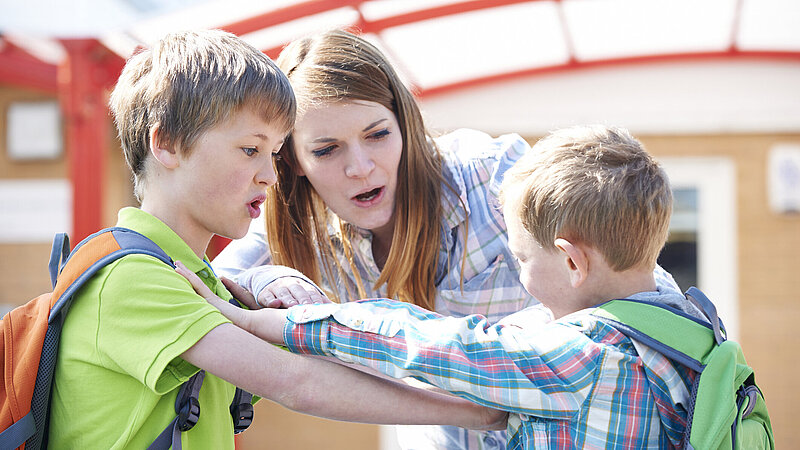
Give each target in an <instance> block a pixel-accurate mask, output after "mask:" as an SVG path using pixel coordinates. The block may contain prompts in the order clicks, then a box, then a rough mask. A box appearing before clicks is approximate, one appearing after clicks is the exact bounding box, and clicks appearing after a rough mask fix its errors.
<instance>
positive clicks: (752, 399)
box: [737, 384, 761, 419]
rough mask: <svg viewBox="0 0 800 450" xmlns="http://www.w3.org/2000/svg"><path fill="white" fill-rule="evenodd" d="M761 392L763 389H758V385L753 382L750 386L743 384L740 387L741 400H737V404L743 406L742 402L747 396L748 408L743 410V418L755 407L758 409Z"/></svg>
mask: <svg viewBox="0 0 800 450" xmlns="http://www.w3.org/2000/svg"><path fill="white" fill-rule="evenodd" d="M760 393H761V390H760V389H758V386H756V385H755V384H751V385H749V386H742V387H740V388H739V392H738V395H739V401H738V402H737V406H738V407H739V408H741V407H742V403H743V402H744V399H745V398H747V408H745V410H744V411H742V419H744V418H745V417H747V416H749V415H750V414H751V413H752V412H753V410H754V409H756V402H757V401H758V395H759V394H760Z"/></svg>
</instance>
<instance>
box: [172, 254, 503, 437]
mask: <svg viewBox="0 0 800 450" xmlns="http://www.w3.org/2000/svg"><path fill="white" fill-rule="evenodd" d="M182 267H183V265H182V264H179V265H178V269H177V270H178V272H179V273H181V274H182V275H184V276H185V277H187V278H189V279H190V282H192V284H193V285H194V286H195V288H199V287H200V286H202V287H205V285H203V284H202V282H201V281H200V280H199V279H196V275H194V273H191V272H189V274H187V273H186V270H185V267H184V268H183V269H181V268H182ZM182 270H183V272H182ZM187 275H190V276H187ZM191 277H194V279H193V278H191ZM198 283H199V284H198ZM206 289H207V288H206ZM198 290H200V289H198ZM204 294H206V295H204V297H206V299H208V300H210V301H211V302H212V303H213V304H214V305H215V306H218V307H222V308H221V309H223V310H224V311H227V312H228V313H229V314H231V315H236V314H237V311H240V312H247V311H246V310H242V309H240V308H237V307H235V306H233V305H230V304H228V303H226V302H224V301H222V300H220V299H219V298H218V297H216V296H213V294H211V295H210V296H209V295H208V294H210V291H208V292H204ZM212 296H213V297H214V298H210V297H212ZM262 311H264V312H272V313H276V314H278V315H276V316H275V317H276V320H278V321H280V323H283V322H284V321H285V320H286V319H285V310H271V309H264V310H259V311H249V312H248V313H249V314H258V313H261V312H262ZM280 313H283V314H280ZM281 316H282V318H281ZM242 317H246V315H242ZM264 317H266V315H264ZM254 323H258V324H263V323H264V321H263V320H258V321H254ZM278 327H282V325H277V326H276V328H278ZM278 335H280V333H278ZM280 341H281V342H282V338H280ZM181 356H182V358H183V359H185V360H186V361H188V362H190V363H192V364H194V365H195V366H197V367H200V368H203V369H205V370H206V371H208V372H210V373H212V374H214V375H217V376H218V377H220V378H223V379H225V380H226V381H228V382H230V383H232V384H235V385H237V386H240V387H242V388H244V389H246V390H248V391H250V392H253V393H254V394H256V395H259V396H261V397H264V398H267V399H270V400H273V401H275V402H278V403H280V404H281V405H283V406H285V407H287V408H289V409H292V410H295V411H299V412H303V413H306V414H311V415H315V416H319V417H325V418H328V419H335V420H345V421H350V422H363V423H375V424H406V425H414V424H419V425H426V424H442V425H455V426H459V427H463V428H472V429H484V430H501V429H505V426H506V419H507V413H505V412H501V411H497V410H494V409H490V408H486V407H483V406H479V405H477V404H474V403H472V402H470V401H468V400H464V399H460V398H458V397H454V396H451V395H446V394H441V393H438V392H432V391H426V390H423V389H418V388H413V387H410V386H408V385H406V384H404V383H400V382H395V381H390V380H387V379H383V378H378V377H375V376H372V375H369V374H367V373H364V372H361V371H358V370H355V369H351V368H348V367H346V366H342V365H340V364H336V363H332V362H329V361H325V360H322V359H319V358H314V357H307V356H301V355H294V354H291V353H289V352H286V351H283V350H280V349H278V348H277V347H274V346H272V345H270V344H268V343H267V342H265V341H263V340H262V339H259V338H258V337H256V336H254V335H252V334H250V333H248V332H247V331H245V330H243V329H241V328H239V327H237V326H234V325H232V324H223V325H220V326H218V327H216V328H214V329H213V330H211V331H210V332H209V333H208V334H206V335H205V336H204V337H203V338H202V339H200V340H199V341H198V342H197V343H196V344H195V345H194V346H192V347H191V348H190V349H189V350H187V351H186V352H184V353H183V354H182V355H181Z"/></svg>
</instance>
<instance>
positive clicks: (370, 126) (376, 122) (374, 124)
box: [361, 119, 387, 131]
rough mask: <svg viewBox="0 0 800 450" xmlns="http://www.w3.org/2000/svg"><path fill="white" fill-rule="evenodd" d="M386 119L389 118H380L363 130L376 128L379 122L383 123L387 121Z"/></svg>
mask: <svg viewBox="0 0 800 450" xmlns="http://www.w3.org/2000/svg"><path fill="white" fill-rule="evenodd" d="M386 120H387V119H378V120H376V121H375V122H372V123H371V124H369V125H367V127H366V128H364V129H363V130H361V131H367V130H369V129H371V128H374V127H375V126H376V125H378V124H379V123H381V122H385V121H386Z"/></svg>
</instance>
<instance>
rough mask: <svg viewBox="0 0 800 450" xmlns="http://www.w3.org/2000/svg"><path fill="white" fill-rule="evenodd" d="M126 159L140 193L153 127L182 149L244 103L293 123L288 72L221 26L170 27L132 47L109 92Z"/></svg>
mask: <svg viewBox="0 0 800 450" xmlns="http://www.w3.org/2000/svg"><path fill="white" fill-rule="evenodd" d="M110 106H111V111H112V113H113V114H114V121H115V124H116V126H117V130H118V132H119V138H120V141H121V143H122V148H123V150H124V152H125V160H126V161H127V163H128V166H129V167H130V169H131V171H132V172H133V178H134V193H135V194H136V196H137V198H140V199H141V195H142V181H143V178H144V177H145V172H146V171H145V167H146V165H145V161H146V159H147V155H148V154H149V153H150V145H149V140H150V132H151V130H152V129H153V127H155V126H158V139H159V143H160V145H165V146H168V147H172V148H173V149H174V150H175V151H179V152H183V154H184V155H186V154H188V153H189V152H191V149H192V147H193V145H194V144H195V142H196V140H197V138H198V137H200V135H202V134H203V133H204V132H206V131H207V130H209V129H210V128H213V127H214V126H216V125H219V124H220V123H222V122H224V121H225V120H227V119H228V118H230V116H231V115H232V114H233V113H234V112H236V111H238V110H240V109H241V108H244V107H247V108H252V110H253V111H254V112H256V113H257V114H259V115H261V116H262V117H263V118H264V119H265V120H266V121H270V122H277V123H279V124H281V125H282V126H283V127H284V128H285V130H286V132H287V133H288V132H289V131H290V130H291V128H292V127H293V126H294V120H295V109H296V102H295V98H294V93H293V92H292V88H291V85H290V84H289V80H288V79H287V78H286V76H285V75H284V74H283V72H281V71H280V70H279V69H278V67H277V66H276V65H275V63H273V62H272V60H270V59H269V58H268V57H267V56H266V55H265V54H264V53H262V52H260V51H259V50H257V49H256V48H255V47H253V46H251V45H249V44H247V43H246V42H244V41H243V40H241V39H240V38H238V37H236V36H234V35H233V34H230V33H226V32H223V31H219V30H205V31H186V32H180V33H171V34H168V35H166V36H164V37H163V38H161V39H160V40H159V41H158V42H157V43H156V44H154V45H153V47H152V48H148V49H145V50H143V51H141V52H139V53H136V54H134V55H133V56H132V57H131V58H130V59H129V60H128V62H127V63H126V64H125V69H124V70H123V71H122V75H120V78H119V80H118V82H117V85H116V86H115V88H114V91H113V92H112V94H111V100H110Z"/></svg>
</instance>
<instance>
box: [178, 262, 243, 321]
mask: <svg viewBox="0 0 800 450" xmlns="http://www.w3.org/2000/svg"><path fill="white" fill-rule="evenodd" d="M175 271H176V272H178V273H179V274H181V275H182V276H183V278H186V279H187V280H189V283H190V284H191V285H192V288H194V291H195V292H196V293H197V295H199V296H201V297H203V298H204V299H206V301H207V302H208V303H211V304H212V305H213V306H215V307H216V308H217V309H219V306H218V305H219V304H220V303H227V302H226V301H225V300H223V299H221V298H219V297H218V296H217V295H216V294H214V293H213V292H211V289H209V288H208V286H206V285H205V283H203V281H202V280H200V277H198V276H197V274H196V273H194V272H192V271H191V270H189V269H187V268H186V266H184V265H183V263H182V262H180V261H175ZM251 297H252V296H251Z"/></svg>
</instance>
